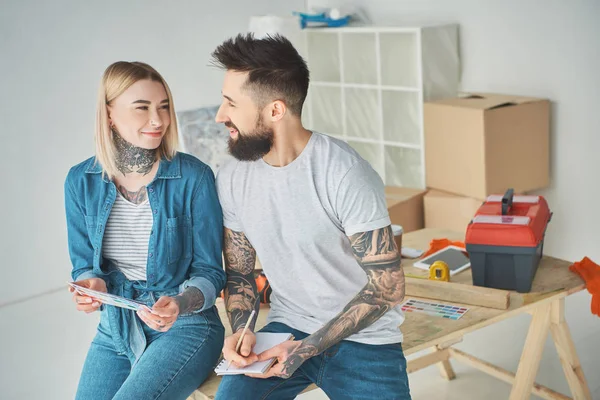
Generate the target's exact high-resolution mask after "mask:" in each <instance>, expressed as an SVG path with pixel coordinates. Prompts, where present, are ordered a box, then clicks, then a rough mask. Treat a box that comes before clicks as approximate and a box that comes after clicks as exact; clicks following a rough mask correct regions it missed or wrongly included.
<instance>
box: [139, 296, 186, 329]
mask: <svg viewBox="0 0 600 400" xmlns="http://www.w3.org/2000/svg"><path fill="white" fill-rule="evenodd" d="M137 315H138V316H139V317H140V319H141V320H142V321H144V323H145V324H146V325H148V326H149V327H150V328H152V329H154V330H155V331H159V332H166V331H168V330H169V329H171V327H172V326H173V324H174V323H175V321H177V317H178V316H179V304H178V303H177V301H176V300H175V299H174V298H173V297H168V296H162V297H161V298H160V299H158V301H157V302H156V303H155V304H154V306H153V307H152V312H146V311H138V312H137Z"/></svg>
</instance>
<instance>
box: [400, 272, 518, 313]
mask: <svg viewBox="0 0 600 400" xmlns="http://www.w3.org/2000/svg"><path fill="white" fill-rule="evenodd" d="M405 287H406V297H409V296H417V297H427V298H429V299H433V300H441V301H449V302H453V303H463V304H471V305H476V306H481V307H489V308H497V309H499V310H506V309H507V308H508V305H509V304H510V292H509V291H508V290H497V289H490V288H482V287H479V286H473V285H464V284H461V283H453V282H444V281H433V280H429V279H417V278H409V277H407V278H405Z"/></svg>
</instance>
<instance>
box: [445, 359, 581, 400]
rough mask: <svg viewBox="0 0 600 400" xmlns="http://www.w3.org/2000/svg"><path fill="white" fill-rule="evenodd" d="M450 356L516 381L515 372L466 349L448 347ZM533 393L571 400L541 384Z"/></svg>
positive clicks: (507, 381) (542, 396)
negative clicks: (467, 351)
mask: <svg viewBox="0 0 600 400" xmlns="http://www.w3.org/2000/svg"><path fill="white" fill-rule="evenodd" d="M448 351H449V353H450V356H451V357H452V358H454V359H455V360H456V361H460V362H462V363H464V364H467V365H469V366H471V367H473V368H477V369H478V370H480V371H481V372H485V373H486V374H488V375H490V376H493V377H494V378H496V379H499V380H501V381H503V382H506V383H508V384H510V385H512V384H513V383H514V381H515V374H513V373H512V372H510V371H507V370H505V369H503V368H500V367H497V366H495V365H493V364H491V363H489V362H487V361H483V360H481V359H479V358H476V357H473V356H472V355H470V354H467V353H465V352H464V351H461V350H458V349H455V348H450V349H448ZM531 391H532V393H533V394H535V395H536V396H539V397H541V398H543V399H547V400H569V399H570V397H567V396H565V395H563V394H561V393H558V392H555V391H554V390H552V389H549V388H547V387H545V386H542V385H540V384H537V383H534V384H533V388H532V390H531Z"/></svg>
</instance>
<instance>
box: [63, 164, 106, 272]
mask: <svg viewBox="0 0 600 400" xmlns="http://www.w3.org/2000/svg"><path fill="white" fill-rule="evenodd" d="M71 179H72V178H71V173H69V175H68V176H67V179H66V180H65V212H66V216H67V240H68V247H69V256H70V258H71V264H72V266H73V268H72V270H71V278H73V280H74V281H77V280H83V279H89V278H101V277H100V276H98V275H96V274H94V273H93V272H92V270H93V263H94V247H93V246H92V243H91V242H90V239H89V237H88V233H87V228H86V225H85V214H84V212H83V209H82V207H81V204H80V202H79V201H78V198H77V196H76V194H75V190H74V188H73V184H72V182H71Z"/></svg>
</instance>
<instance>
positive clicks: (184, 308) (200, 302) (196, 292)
mask: <svg viewBox="0 0 600 400" xmlns="http://www.w3.org/2000/svg"><path fill="white" fill-rule="evenodd" d="M174 299H175V301H176V302H177V304H178V305H179V314H180V315H181V314H187V313H190V312H193V311H198V310H201V309H202V307H203V306H204V294H203V293H202V291H200V289H198V288H197V287H194V286H189V287H188V288H186V289H185V290H184V291H183V293H180V294H178V295H177V296H175V297H174Z"/></svg>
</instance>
